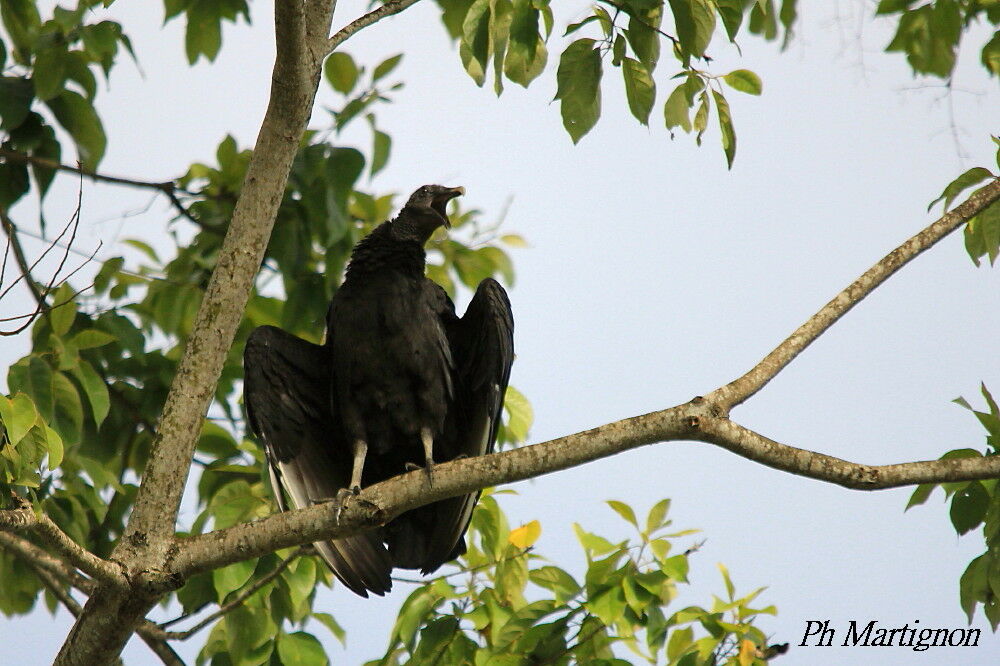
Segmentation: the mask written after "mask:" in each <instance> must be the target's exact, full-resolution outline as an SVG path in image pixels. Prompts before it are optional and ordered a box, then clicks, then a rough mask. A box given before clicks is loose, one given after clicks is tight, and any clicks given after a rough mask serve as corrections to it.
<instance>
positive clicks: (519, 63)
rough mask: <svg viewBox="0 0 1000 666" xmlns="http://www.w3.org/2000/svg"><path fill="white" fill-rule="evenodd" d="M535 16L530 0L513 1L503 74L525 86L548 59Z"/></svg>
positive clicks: (536, 14)
mask: <svg viewBox="0 0 1000 666" xmlns="http://www.w3.org/2000/svg"><path fill="white" fill-rule="evenodd" d="M538 17H539V12H538V10H537V9H535V7H534V6H533V5H532V3H531V1H530V0H516V2H514V11H513V15H512V16H511V24H510V43H509V45H508V48H507V57H506V59H505V60H504V74H506V75H507V78H509V79H510V80H511V81H513V82H514V83H517V84H519V85H522V86H524V87H525V88H527V87H528V84H530V83H531V82H532V81H533V80H534V79H535V78H536V77H537V76H538V75H539V74H541V73H542V70H544V69H545V62H546V60H547V59H548V51H547V50H546V48H545V41H544V40H543V39H542V37H541V35H539V34H538Z"/></svg>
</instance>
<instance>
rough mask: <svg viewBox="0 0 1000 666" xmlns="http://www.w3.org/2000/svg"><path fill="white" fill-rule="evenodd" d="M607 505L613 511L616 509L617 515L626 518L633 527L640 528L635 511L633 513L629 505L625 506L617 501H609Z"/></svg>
mask: <svg viewBox="0 0 1000 666" xmlns="http://www.w3.org/2000/svg"><path fill="white" fill-rule="evenodd" d="M607 504H608V506H610V507H611V508H612V509H614V511H615V513H617V514H618V515H619V516H621V517H622V518H624V519H625V520H626V521H628V522H629V523H630V524H631V525H633V526H635V527H636V528H638V527H639V521H638V520H637V519H636V517H635V511H633V510H632V507H630V506H629V505H628V504H625V503H624V502H619V501H617V500H608V501H607Z"/></svg>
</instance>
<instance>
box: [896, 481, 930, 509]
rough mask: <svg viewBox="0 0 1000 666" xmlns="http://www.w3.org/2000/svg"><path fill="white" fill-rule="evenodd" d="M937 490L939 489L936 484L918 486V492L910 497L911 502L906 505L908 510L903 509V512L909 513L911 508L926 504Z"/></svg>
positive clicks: (914, 492)
mask: <svg viewBox="0 0 1000 666" xmlns="http://www.w3.org/2000/svg"><path fill="white" fill-rule="evenodd" d="M935 488H937V484H936V483H921V484H920V485H919V486H917V488H916V490H914V491H913V494H912V495H910V501H909V502H907V503H906V508H905V509H903V511H907V510H909V509H910V507H914V506H917V505H919V504H923V503H924V502H926V501H927V498H928V497H930V496H931V493H932V492H934V489H935Z"/></svg>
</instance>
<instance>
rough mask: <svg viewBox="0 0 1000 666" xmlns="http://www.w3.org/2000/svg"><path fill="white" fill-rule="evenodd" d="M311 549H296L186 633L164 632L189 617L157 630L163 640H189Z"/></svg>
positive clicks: (164, 624) (240, 603)
mask: <svg viewBox="0 0 1000 666" xmlns="http://www.w3.org/2000/svg"><path fill="white" fill-rule="evenodd" d="M311 548H312V547H311V546H309V545H306V546H299V547H298V548H296V549H295V552H293V553H292V554H291V555H289V556H288V557H286V558H285V559H283V560H282V561H281V562H280V563H279V564H278V566H276V567H275V568H274V569H273V570H272V571H269V572H268V573H267V575H265V576H262V577H261V578H260V579H259V580H257V581H255V582H254V584H253V585H251V586H250V587H248V588H246V589H245V590H243V591H242V592H240V593H239V594H238V595H236V596H235V597H233V598H232V600H230V601H229V602H227V603H226V604H225V605H223V606H219V610H217V611H215V612H214V613H212V614H211V615H209V616H208V617H206V618H205V619H204V620H202V621H201V622H199V623H198V624H196V625H194V626H193V627H191V628H190V629H188V630H186V631H163V630H164V629H166V628H167V627H169V626H170V625H172V624H176V623H177V622H180V621H181V620H184V619H186V618H187V617H189V615H181V616H180V617H176V618H174V619H173V620H169V621H167V622H163V623H161V624H160V625H159V626H158V627H157V629H159V631H160V632H161V634H160V637H161V638H166V639H171V640H179V641H183V640H187V639H188V638H190V637H191V636H193V635H195V634H196V633H198V632H199V631H201V630H202V629H204V628H205V627H207V626H208V625H210V624H212V623H213V622H215V621H216V620H218V619H219V618H220V617H222V616H223V615H225V614H226V613H228V612H229V611H231V610H233V609H234V608H236V607H237V606H241V605H242V604H243V602H244V601H246V600H247V599H249V598H250V597H251V596H253V595H254V593H256V592H257V590H259V589H260V588H262V587H264V586H265V585H267V584H268V583H270V582H271V581H272V580H274V579H275V578H277V577H278V576H280V575H281V573H282V572H283V571H284V570H285V569H287V568H288V567H289V565H291V563H292V562H294V561H295V560H296V559H297V558H298V557H299V556H301V555H302V554H303V553H304V552H306V551H308V550H310V549H311Z"/></svg>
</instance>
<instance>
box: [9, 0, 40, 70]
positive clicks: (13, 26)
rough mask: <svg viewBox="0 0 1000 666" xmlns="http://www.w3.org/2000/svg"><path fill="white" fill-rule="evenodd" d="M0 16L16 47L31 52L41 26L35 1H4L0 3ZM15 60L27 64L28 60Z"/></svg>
mask: <svg viewBox="0 0 1000 666" xmlns="http://www.w3.org/2000/svg"><path fill="white" fill-rule="evenodd" d="M0 16H2V17H3V23H4V27H5V28H6V29H7V34H9V35H10V38H11V41H12V42H13V43H14V46H15V47H16V48H17V49H18V50H21V51H25V52H29V51H30V50H31V47H32V45H33V42H34V41H35V35H36V34H37V32H38V28H39V26H40V25H41V19H40V18H39V16H38V8H37V7H36V3H35V2H34V1H33V0H3V2H0ZM15 60H17V61H18V62H20V63H21V64H25V65H26V64H27V61H26V59H20V58H15Z"/></svg>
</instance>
